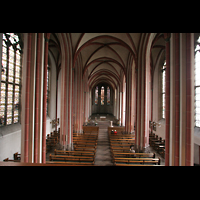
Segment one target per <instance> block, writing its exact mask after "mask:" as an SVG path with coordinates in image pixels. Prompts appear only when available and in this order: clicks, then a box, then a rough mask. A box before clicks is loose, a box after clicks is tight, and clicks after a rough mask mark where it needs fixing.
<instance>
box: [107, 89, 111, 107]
mask: <svg viewBox="0 0 200 200" xmlns="http://www.w3.org/2000/svg"><path fill="white" fill-rule="evenodd" d="M107 105H110V88H109V87H107Z"/></svg>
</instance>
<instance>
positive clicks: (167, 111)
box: [164, 33, 170, 166]
mask: <svg viewBox="0 0 200 200" xmlns="http://www.w3.org/2000/svg"><path fill="white" fill-rule="evenodd" d="M164 38H165V41H166V92H165V123H166V125H165V165H166V166H169V128H170V33H165V34H164Z"/></svg>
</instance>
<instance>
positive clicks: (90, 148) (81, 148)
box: [74, 146, 96, 153]
mask: <svg viewBox="0 0 200 200" xmlns="http://www.w3.org/2000/svg"><path fill="white" fill-rule="evenodd" d="M74 150H75V151H93V152H95V153H96V146H89V147H88V146H86V147H79V146H74Z"/></svg>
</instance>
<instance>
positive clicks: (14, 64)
mask: <svg viewBox="0 0 200 200" xmlns="http://www.w3.org/2000/svg"><path fill="white" fill-rule="evenodd" d="M22 47H23V43H22V41H21V38H20V35H19V34H17V33H3V40H2V64H1V96H0V126H5V125H10V124H14V123H18V122H19V120H20V91H21V62H22V58H21V57H22V56H21V55H22Z"/></svg>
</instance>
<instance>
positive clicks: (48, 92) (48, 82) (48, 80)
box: [46, 65, 51, 116]
mask: <svg viewBox="0 0 200 200" xmlns="http://www.w3.org/2000/svg"><path fill="white" fill-rule="evenodd" d="M50 69H51V68H50V67H49V65H47V101H46V103H47V104H46V114H47V115H48V116H49V102H50V80H51V79H50Z"/></svg>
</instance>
